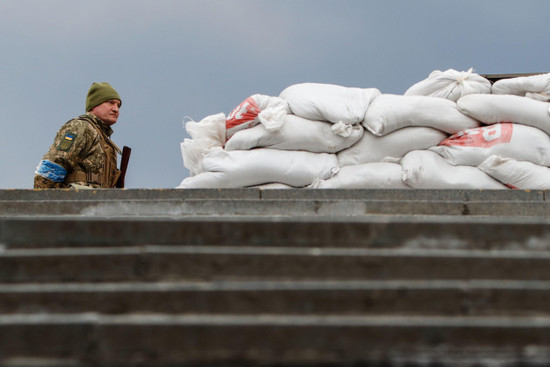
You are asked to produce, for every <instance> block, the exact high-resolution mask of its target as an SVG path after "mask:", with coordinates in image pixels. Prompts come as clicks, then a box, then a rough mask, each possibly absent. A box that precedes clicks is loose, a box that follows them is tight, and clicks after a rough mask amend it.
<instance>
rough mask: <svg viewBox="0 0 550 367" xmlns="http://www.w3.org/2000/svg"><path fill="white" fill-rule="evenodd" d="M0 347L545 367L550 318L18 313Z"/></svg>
mask: <svg viewBox="0 0 550 367" xmlns="http://www.w3.org/2000/svg"><path fill="white" fill-rule="evenodd" d="M0 345H2V346H3V350H2V352H3V353H2V355H1V356H0V358H2V360H0V363H1V364H2V365H9V364H10V363H14V362H21V359H22V358H21V357H22V356H24V357H25V358H26V360H27V361H34V362H37V361H40V362H42V365H48V366H53V365H64V366H84V365H94V366H136V365H147V366H168V365H170V366H172V365H177V366H197V365H199V366H206V365H208V366H227V365H231V366H243V365H244V366H258V365H262V366H266V365H267V366H275V365H279V366H280V365H291V366H320V365H321V366H322V365H332V366H334V365H340V366H350V365H390V366H396V365H399V366H400V365H430V366H433V365H444V366H453V365H461V366H472V365H476V366H477V365H514V366H517V365H521V366H536V365H537V366H542V365H544V363H545V362H547V361H548V360H549V359H550V347H549V345H550V319H549V318H548V317H515V318H501V317H432V316H430V317H424V316H335V315H325V316H318V315H255V316H254V315H253V316H251V315H158V314H130V315H98V314H93V313H87V314H70V315H67V314H59V315H26V314H23V315H21V314H18V315H7V316H0ZM52 361H54V363H56V364H53V363H52ZM359 361H360V362H359ZM48 362H49V363H48ZM484 362H485V363H488V364H484ZM357 363H359V364H357ZM35 365H37V364H35Z"/></svg>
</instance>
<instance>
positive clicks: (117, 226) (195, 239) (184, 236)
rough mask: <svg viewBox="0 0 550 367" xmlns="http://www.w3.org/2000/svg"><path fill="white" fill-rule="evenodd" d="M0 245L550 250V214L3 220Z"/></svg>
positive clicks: (1, 221)
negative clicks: (517, 215)
mask: <svg viewBox="0 0 550 367" xmlns="http://www.w3.org/2000/svg"><path fill="white" fill-rule="evenodd" d="M0 244H3V245H4V246H6V247H8V248H15V247H18V248H21V247H42V248H46V247H77V246H85V247H86V246H88V247H90V246H95V247H97V246H142V245H151V244H155V245H195V246H262V247H263V246H285V247H359V248H442V249H443V248H445V249H483V250H487V249H499V250H511V249H525V250H549V249H550V218H542V217H470V216H462V217H455V216H418V215H416V216H415V215H411V216H364V217H360V218H359V217H356V218H354V217H349V218H343V217H332V218H327V217H325V218H317V217H296V218H279V217H276V216H274V217H268V218H265V217H231V216H230V217H221V218H220V217H208V218H193V217H190V218H168V219H167V218H117V219H109V218H59V217H57V218H4V219H0Z"/></svg>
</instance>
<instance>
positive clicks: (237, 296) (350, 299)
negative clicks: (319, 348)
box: [0, 280, 550, 317]
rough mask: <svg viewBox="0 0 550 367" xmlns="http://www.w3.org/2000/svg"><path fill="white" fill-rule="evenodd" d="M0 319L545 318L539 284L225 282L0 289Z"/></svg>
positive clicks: (544, 294) (544, 290)
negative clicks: (180, 316) (164, 316)
mask: <svg viewBox="0 0 550 367" xmlns="http://www.w3.org/2000/svg"><path fill="white" fill-rule="evenodd" d="M0 299H1V300H2V302H1V303H0V314H3V315H7V314H23V313H28V314H32V313H44V314H61V313H64V314H68V313H86V312H95V313H100V314H132V313H158V314H211V315H215V314H235V315H255V314H271V315H274V314H279V315H315V314H319V315H327V314H333V315H379V316H383V315H386V316H388V315H397V316H399V315H408V316H492V317H495V316H502V317H504V316H506V317H510V316H514V317H517V316H540V317H550V309H549V308H548V304H550V282H549V281H546V282H541V281H503V280H495V281H487V280H483V281H481V280H476V281H462V280H459V281H451V280H446V281H442V280H431V281H429V280H424V281H406V280H400V281H351V280H348V281H334V280H324V281H250V280H248V281H224V282H155V283H143V282H141V283H131V282H123V283H99V284H98V283H76V284H74V283H73V284H67V283H49V284H16V285H7V284H0Z"/></svg>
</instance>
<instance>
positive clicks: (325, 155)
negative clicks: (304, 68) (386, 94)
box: [178, 83, 381, 188]
mask: <svg viewBox="0 0 550 367" xmlns="http://www.w3.org/2000/svg"><path fill="white" fill-rule="evenodd" d="M380 94H381V93H380V91H378V90H377V89H375V88H347V87H342V86H337V85H330V84H316V83H304V84H296V85H293V86H291V87H289V88H287V89H285V90H284V91H283V92H282V93H281V95H280V96H279V97H267V96H263V95H253V96H251V97H249V98H247V99H246V100H245V101H243V103H241V104H240V105H239V106H237V107H236V108H235V109H234V110H233V112H231V113H230V114H229V115H228V116H227V118H226V119H225V128H226V131H227V132H226V136H225V141H223V143H222V141H221V140H220V141H218V145H217V147H216V149H213V148H212V147H211V146H209V147H208V148H209V149H204V150H202V151H200V148H199V149H193V150H192V153H190V152H189V150H190V149H189V147H190V146H191V144H190V143H189V142H184V143H182V155H183V158H184V165H185V167H187V168H188V169H189V170H190V172H191V176H190V177H188V178H186V179H184V180H183V181H182V182H181V184H180V185H179V186H178V187H179V188H198V187H201V188H214V187H216V188H219V187H221V188H225V187H247V186H258V185H266V184H271V183H277V184H284V185H288V186H290V187H306V186H308V185H311V184H312V183H313V182H318V181H319V180H325V179H328V178H330V177H331V176H332V175H334V174H335V173H336V172H337V171H338V160H337V157H336V153H338V152H340V151H342V150H344V149H347V148H350V147H351V146H353V145H354V144H355V143H357V142H358V141H359V140H360V139H361V137H362V136H363V134H364V132H365V131H364V129H363V127H362V126H361V125H360V124H359V122H361V121H362V120H363V119H364V116H365V113H366V110H367V108H368V106H369V104H370V102H371V101H372V100H373V99H374V98H376V97H377V96H378V95H380ZM283 97H284V98H283ZM216 116H217V115H216ZM212 119H213V118H212V117H209V118H207V122H208V121H209V120H212ZM266 119H267V120H268V121H267V122H266V121H265V120H266ZM202 124H203V122H202V121H201V122H199V123H195V122H189V123H188V124H187V126H186V128H187V130H188V132H189V134H190V135H191V136H192V134H191V131H189V130H190V128H193V127H194V126H195V125H202ZM217 126H219V125H217ZM194 139H195V138H194V137H193V136H192V139H188V140H194ZM186 160H188V161H189V162H188V163H186ZM271 186H273V185H271ZM271 186H270V187H271ZM276 187H280V186H276Z"/></svg>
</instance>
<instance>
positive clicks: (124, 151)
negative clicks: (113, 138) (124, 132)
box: [115, 146, 132, 189]
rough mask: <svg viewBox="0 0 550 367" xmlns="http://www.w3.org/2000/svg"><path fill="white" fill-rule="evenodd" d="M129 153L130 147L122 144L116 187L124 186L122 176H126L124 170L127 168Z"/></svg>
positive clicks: (130, 151) (121, 187)
mask: <svg viewBox="0 0 550 367" xmlns="http://www.w3.org/2000/svg"><path fill="white" fill-rule="evenodd" d="M130 153H132V148H130V147H127V146H124V147H123V148H122V158H121V159H120V176H119V178H118V180H117V182H116V184H115V187H116V188H119V189H123V188H124V178H125V177H126V170H127V169H128V162H129V161H130Z"/></svg>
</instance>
